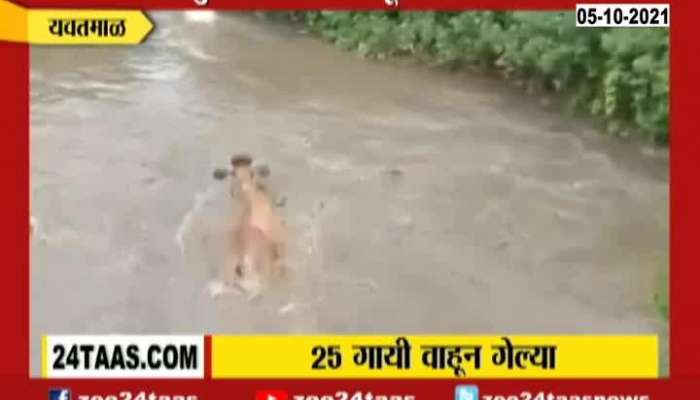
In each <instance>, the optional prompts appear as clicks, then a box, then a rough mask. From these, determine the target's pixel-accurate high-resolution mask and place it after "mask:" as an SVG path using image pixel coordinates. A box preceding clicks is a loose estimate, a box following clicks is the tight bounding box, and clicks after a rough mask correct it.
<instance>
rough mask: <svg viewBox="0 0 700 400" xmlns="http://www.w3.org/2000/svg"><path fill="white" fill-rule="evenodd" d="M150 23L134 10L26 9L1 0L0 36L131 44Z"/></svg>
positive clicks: (26, 40) (38, 40)
mask: <svg viewBox="0 0 700 400" xmlns="http://www.w3.org/2000/svg"><path fill="white" fill-rule="evenodd" d="M152 29H153V23H152V22H151V21H150V20H149V19H148V17H147V16H146V15H145V14H144V13H143V12H141V11H136V10H83V9H80V10H64V9H60V10H54V9H26V8H24V7H21V6H18V5H16V4H13V3H11V2H9V1H6V0H0V40H2V41H10V42H20V43H30V44H41V45H133V44H139V43H141V42H142V41H143V40H144V39H145V38H146V37H147V36H148V34H149V33H150V32H151V30H152Z"/></svg>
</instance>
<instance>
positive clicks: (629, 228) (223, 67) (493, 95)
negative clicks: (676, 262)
mask: <svg viewBox="0 0 700 400" xmlns="http://www.w3.org/2000/svg"><path fill="white" fill-rule="evenodd" d="M152 18H153V19H154V21H155V24H156V29H155V31H154V32H153V33H152V35H151V36H150V37H149V39H148V40H147V41H146V42H145V43H144V44H143V45H141V46H137V47H120V48H114V47H110V48H98V47H91V48H79V49H78V48H58V47H54V48H48V47H40V46H34V47H33V48H32V54H31V57H32V59H31V65H32V70H31V101H32V105H31V188H32V193H31V210H32V214H33V216H34V217H35V218H36V220H37V221H38V224H39V232H38V234H37V235H36V236H35V237H34V238H33V239H32V247H31V337H32V365H33V367H32V368H33V369H32V371H33V373H34V374H37V373H38V368H39V365H38V364H39V363H38V360H39V351H38V349H39V337H40V335H42V334H61V333H75V334H82V333H93V334H103V333H134V334H137V333H205V332H206V333H223V332H230V333H237V332H246V333H253V332H255V333H258V332H265V333H267V332H269V333H284V332H295V333H300V332H303V333H307V332H308V333H311V332H313V333H353V332H355V333H398V332H401V333H404V332H405V333H464V334H467V333H589V332H596V333H663V332H665V330H666V328H665V327H664V326H662V324H661V323H660V322H659V318H658V316H657V315H656V313H655V311H654V307H653V304H652V293H653V291H654V289H655V285H656V279H657V276H658V274H659V273H660V272H661V271H663V270H664V269H665V268H667V253H668V160H667V157H666V155H664V154H663V152H661V154H659V152H658V151H651V150H649V149H644V148H642V147H640V146H638V145H635V144H629V143H621V142H620V141H619V140H615V139H612V138H608V137H604V136H602V135H599V134H598V133H597V132H595V129H594V128H592V127H591V126H588V125H586V124H583V123H580V122H573V121H569V120H567V119H564V118H563V117H561V116H560V114H559V113H556V112H552V111H548V110H545V109H543V108H542V107H540V106H539V105H538V104H537V103H538V100H537V99H536V98H534V97H528V96H525V95H522V94H520V91H519V90H514V89H513V88H512V87H509V86H508V85H507V84H505V83H504V82H502V81H498V80H492V79H489V78H486V77H482V76H479V75H478V74H476V73H469V72H463V73H448V72H445V71H437V70H433V69H430V68H426V67H423V66H413V65H402V64H401V65H399V64H397V63H392V62H382V63H379V62H371V61H367V60H363V59H361V58H359V57H357V56H356V55H354V54H350V53H344V52H341V51H339V50H337V49H335V48H333V47H332V46H330V45H328V44H326V43H323V42H321V41H320V40H318V39H316V38H314V37H312V36H309V35H306V34H304V33H303V32H299V28H298V27H292V26H289V25H285V24H279V23H271V22H270V21H266V20H263V19H260V18H256V17H255V16H252V15H239V14H224V15H218V16H217V17H216V18H214V19H213V20H208V21H195V20H193V19H188V18H186V16H185V15H184V14H181V13H155V14H153V15H152ZM238 152H249V153H251V154H253V155H255V156H256V158H258V159H259V160H260V161H261V162H264V163H266V164H267V165H268V166H269V167H270V169H271V176H270V182H269V184H270V186H271V188H272V189H273V190H274V191H275V192H276V193H278V195H279V196H280V197H284V198H286V204H285V205H284V206H283V207H281V208H280V212H281V213H282V215H283V216H284V217H285V219H286V220H287V224H288V225H289V228H290V243H291V248H290V252H291V262H290V267H291V268H292V269H293V271H294V273H293V277H292V278H291V279H290V281H289V282H287V284H285V285H283V286H282V287H280V288H278V289H276V290H274V291H272V292H271V293H268V295H267V296H264V297H263V298H262V299H261V300H260V301H256V302H252V303H249V302H246V301H245V300H244V299H241V298H240V297H237V296H225V297H222V298H220V299H212V298H211V296H210V293H209V291H208V290H207V285H208V284H209V283H210V282H211V280H212V279H213V278H214V275H215V269H216V268H217V263H218V261H217V260H219V256H218V254H220V252H221V244H220V242H221V237H222V231H223V229H224V228H223V227H225V225H226V224H227V223H228V222H230V220H231V215H232V214H231V212H232V208H233V207H235V205H232V204H231V200H230V198H229V197H228V192H227V190H228V186H227V183H225V182H220V181H216V180H214V179H213V178H212V171H213V170H214V168H216V167H221V166H225V165H226V164H227V161H228V159H229V158H230V156H231V155H232V154H235V153H238Z"/></svg>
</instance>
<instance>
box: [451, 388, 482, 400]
mask: <svg viewBox="0 0 700 400" xmlns="http://www.w3.org/2000/svg"><path fill="white" fill-rule="evenodd" d="M455 400H479V388H478V387H476V386H474V385H459V386H457V388H456V389H455Z"/></svg>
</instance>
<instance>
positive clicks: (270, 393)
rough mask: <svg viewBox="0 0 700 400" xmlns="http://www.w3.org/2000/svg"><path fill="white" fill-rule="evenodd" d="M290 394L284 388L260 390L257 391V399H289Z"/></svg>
mask: <svg viewBox="0 0 700 400" xmlns="http://www.w3.org/2000/svg"><path fill="white" fill-rule="evenodd" d="M288 398H289V395H288V394H287V392H285V391H284V390H259V391H257V392H256V393H255V400H287V399H288Z"/></svg>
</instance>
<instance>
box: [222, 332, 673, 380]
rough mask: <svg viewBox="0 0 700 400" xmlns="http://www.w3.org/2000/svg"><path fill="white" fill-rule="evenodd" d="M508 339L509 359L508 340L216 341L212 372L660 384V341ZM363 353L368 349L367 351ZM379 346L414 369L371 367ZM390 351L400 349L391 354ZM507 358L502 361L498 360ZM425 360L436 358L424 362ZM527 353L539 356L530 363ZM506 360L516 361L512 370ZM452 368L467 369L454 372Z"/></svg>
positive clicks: (227, 375)
mask: <svg viewBox="0 0 700 400" xmlns="http://www.w3.org/2000/svg"><path fill="white" fill-rule="evenodd" d="M400 338H404V339H405V341H402V340H400ZM505 338H507V339H508V342H509V343H510V345H511V346H512V347H511V348H510V351H511V356H507V350H508V348H507V347H506V345H505V343H506V341H505V340H504V337H503V336H454V335H450V336H426V335H416V336H412V335H408V336H400V335H396V336H385V335H382V336H374V335H373V336H356V335H352V336H350V335H347V336H325V335H324V336H295V335H292V336H282V335H280V336H266V335H263V336H213V337H212V350H211V352H212V354H211V363H212V367H211V372H212V378H214V379H222V378H223V379H225V378H271V379H274V378H364V379H367V378H413V379H415V378H451V379H454V378H456V377H461V378H464V377H466V378H549V379H551V378H658V374H659V370H658V365H659V351H658V346H659V345H658V338H657V337H656V336H652V335H632V336H590V335H577V336H573V335H572V336H506V337H505ZM397 339H399V340H398V341H397ZM399 344H401V346H399ZM362 346H364V347H367V348H366V349H364V350H362V349H361V347H362ZM373 346H382V347H381V348H382V349H383V350H382V351H383V353H378V354H382V356H381V358H382V359H383V360H384V355H386V354H387V353H390V356H389V357H388V358H386V359H385V360H388V361H390V363H391V361H394V362H395V361H396V357H395V356H396V355H397V354H398V353H399V351H400V349H404V348H405V347H406V346H409V347H410V349H409V350H408V351H407V354H408V355H409V357H408V358H409V359H410V361H409V364H410V365H409V366H406V365H405V360H403V361H404V365H403V366H404V368H397V367H396V366H395V365H387V363H384V362H383V364H384V365H383V366H382V368H374V369H371V368H369V365H368V364H369V363H368V358H369V357H370V353H372V352H373V351H375V350H372V347H373ZM430 346H432V347H430ZM392 347H395V350H391V348H392ZM435 347H438V349H435ZM377 348H379V347H377ZM440 348H441V349H440ZM476 348H480V350H476ZM537 348H540V350H537ZM551 348H555V349H556V350H555V351H554V353H555V354H554V362H553V364H554V365H549V368H542V367H541V365H542V360H543V356H544V355H547V356H551V352H552V351H551ZM501 349H503V350H501ZM545 349H549V350H548V351H545ZM501 351H502V352H503V354H500V356H499V355H497V354H496V353H499V352H501ZM363 352H365V354H364V359H363V354H362V353H363ZM440 352H442V353H443V356H444V360H443V361H448V360H447V359H449V355H450V354H452V355H453V358H452V359H451V364H450V363H447V362H445V363H444V364H450V365H451V366H450V365H446V366H445V368H433V366H434V365H432V364H431V363H432V362H434V361H435V359H436V357H435V356H436V355H438V354H437V353H440ZM477 352H478V353H480V354H479V358H480V360H479V363H480V365H479V367H478V368H476V365H475V355H476V354H475V353H477ZM426 353H430V354H428V355H427V356H426ZM517 353H521V354H520V355H519V356H518V355H517ZM455 354H459V357H457V356H455ZM528 354H533V355H534V356H535V357H533V358H528V357H529V356H528ZM375 355H376V354H375ZM392 357H393V358H392ZM499 357H501V358H499ZM508 357H511V360H513V361H514V362H513V363H512V365H511V366H510V367H509V365H508V364H509V363H508ZM437 358H439V357H437ZM516 360H517V362H515V361H516ZM356 361H359V363H358V362H356ZM362 361H364V363H363V362H362ZM375 361H376V360H375ZM424 361H427V363H426V362H424ZM438 361H439V360H438ZM530 361H533V362H530ZM550 361H551V359H550ZM497 362H500V364H499V363H497ZM436 364H439V363H436ZM497 364H498V365H497ZM535 364H536V365H535ZM518 365H520V366H518ZM438 366H439V365H438ZM375 367H377V365H376V364H375ZM453 367H460V368H461V369H462V370H461V371H456V369H455V368H453Z"/></svg>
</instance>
